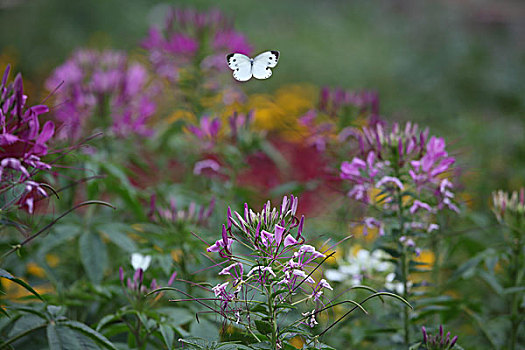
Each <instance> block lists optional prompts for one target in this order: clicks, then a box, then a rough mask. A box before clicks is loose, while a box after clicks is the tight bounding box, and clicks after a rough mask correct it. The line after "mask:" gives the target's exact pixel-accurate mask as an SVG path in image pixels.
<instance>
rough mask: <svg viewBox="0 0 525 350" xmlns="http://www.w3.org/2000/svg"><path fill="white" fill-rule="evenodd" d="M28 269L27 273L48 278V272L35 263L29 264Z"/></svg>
mask: <svg viewBox="0 0 525 350" xmlns="http://www.w3.org/2000/svg"><path fill="white" fill-rule="evenodd" d="M26 269H27V273H28V274H30V275H33V276H36V277H39V278H44V277H45V276H46V271H45V270H44V269H43V268H42V267H40V266H38V265H37V264H36V263H34V262H33V261H31V262H28V263H27V265H26Z"/></svg>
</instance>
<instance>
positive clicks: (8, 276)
mask: <svg viewBox="0 0 525 350" xmlns="http://www.w3.org/2000/svg"><path fill="white" fill-rule="evenodd" d="M0 277H3V278H5V279H8V280H10V281H11V282H14V283H16V284H18V285H20V286H22V287H24V288H25V289H26V290H27V291H29V292H30V293H32V294H34V295H35V296H36V297H37V298H38V299H40V300H42V301H43V300H44V299H42V297H41V296H40V295H39V294H38V293H37V292H36V291H35V290H34V289H33V288H32V287H31V286H30V285H29V284H27V283H26V282H24V281H22V280H21V279H19V278H16V277H14V276H13V275H11V274H10V273H9V272H7V271H6V270H4V269H0Z"/></svg>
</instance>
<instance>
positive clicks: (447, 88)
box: [0, 0, 525, 207]
mask: <svg viewBox="0 0 525 350" xmlns="http://www.w3.org/2000/svg"><path fill="white" fill-rule="evenodd" d="M167 4H175V5H181V6H194V7H197V8H209V7H218V8H220V9H222V10H223V11H224V12H226V13H227V14H229V15H230V16H232V17H233V18H234V20H235V25H236V28H237V29H238V30H240V31H241V32H243V33H245V34H246V35H247V36H248V38H249V40H250V42H252V43H253V45H254V47H255V48H256V49H255V51H256V52H259V51H262V50H266V49H278V50H280V51H281V54H282V56H281V60H280V63H279V67H278V71H277V74H274V77H272V79H270V80H269V81H264V82H253V83H250V84H246V87H247V89H248V91H251V92H261V91H272V90H274V89H276V88H278V87H281V86H283V85H286V84H295V83H311V84H314V85H316V86H323V85H330V86H340V87H344V88H352V89H365V88H366V89H375V90H377V91H378V92H379V93H380V97H381V110H382V114H384V115H385V116H386V118H387V119H389V120H414V121H417V122H419V123H421V124H422V125H428V126H430V127H431V128H432V131H433V133H434V134H438V135H442V136H444V137H446V139H447V140H448V142H449V143H450V144H451V149H453V150H454V153H456V155H458V156H459V158H460V163H459V164H460V167H461V169H462V170H463V175H464V181H463V182H464V183H465V186H466V188H465V192H466V193H469V196H470V197H471V198H465V199H466V200H467V201H471V199H472V203H473V205H474V206H476V207H487V202H488V195H489V194H490V192H491V191H493V190H494V189H496V188H500V187H501V188H504V189H509V190H512V189H516V188H518V187H519V186H522V185H523V179H524V178H525V88H524V87H525V79H524V77H525V40H523V38H525V2H523V1H518V0H514V1H512V0H500V1H497V2H495V1H490V0H463V1H453V0H439V1H438V0H434V1H422V0H390V1H387V0H381V1H370V0H354V1H335V0H323V1H319V0H318V1H313V0H291V1H280V0H272V1H254V0H249V1H233V0H223V1H220V2H217V1H211V0H206V1H204V0H200V1H171V2H161V1H156V0H89V1H79V0H76V1H71V0H27V1H20V0H18V1H17V0H0V48H1V49H0V53H1V57H0V63H1V64H2V65H5V64H6V63H8V61H10V60H11V61H14V62H15V69H16V70H17V71H22V72H23V74H24V78H25V80H26V81H27V80H28V81H30V82H31V85H30V86H29V88H30V89H32V90H33V91H37V94H39V95H41V96H43V95H44V94H45V92H44V91H43V84H42V82H43V81H44V79H45V78H46V77H47V75H48V74H49V73H50V71H51V70H52V69H53V68H54V67H55V66H56V65H58V64H60V63H61V62H63V60H64V59H65V58H66V57H67V56H68V55H69V54H70V53H71V52H72V50H74V49H75V48H77V47H82V46H95V47H100V46H102V47H114V48H119V49H125V50H129V51H131V52H133V53H137V54H140V53H141V52H142V50H141V49H140V48H139V47H138V43H139V42H140V40H141V39H142V38H143V37H144V36H145V35H146V33H147V29H148V27H149V26H150V25H151V24H155V23H160V21H161V20H162V17H163V14H164V9H165V6H166V5H167ZM33 102H35V103H36V102H38V101H33Z"/></svg>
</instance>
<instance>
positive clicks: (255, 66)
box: [226, 51, 279, 81]
mask: <svg viewBox="0 0 525 350" xmlns="http://www.w3.org/2000/svg"><path fill="white" fill-rule="evenodd" d="M226 60H227V62H228V67H230V69H231V70H233V77H234V78H235V79H236V80H238V81H248V80H250V78H251V77H252V76H253V77H254V78H255V79H268V78H269V77H271V76H272V70H271V69H270V68H273V67H275V66H276V65H277V62H278V61H279V51H266V52H263V53H261V54H260V55H257V56H255V58H250V57H248V56H245V55H243V54H240V53H231V54H229V55H228V56H226Z"/></svg>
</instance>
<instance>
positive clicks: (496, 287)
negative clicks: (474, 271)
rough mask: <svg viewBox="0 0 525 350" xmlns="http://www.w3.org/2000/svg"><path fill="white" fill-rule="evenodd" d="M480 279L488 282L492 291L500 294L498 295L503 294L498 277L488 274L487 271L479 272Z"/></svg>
mask: <svg viewBox="0 0 525 350" xmlns="http://www.w3.org/2000/svg"><path fill="white" fill-rule="evenodd" d="M479 277H481V278H482V279H483V280H484V281H485V282H487V283H488V284H489V285H490V286H491V287H492V289H493V290H494V291H495V292H496V293H498V295H502V294H503V287H502V286H501V284H500V283H499V281H498V280H497V279H496V276H494V275H491V274H489V273H487V272H486V271H479Z"/></svg>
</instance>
